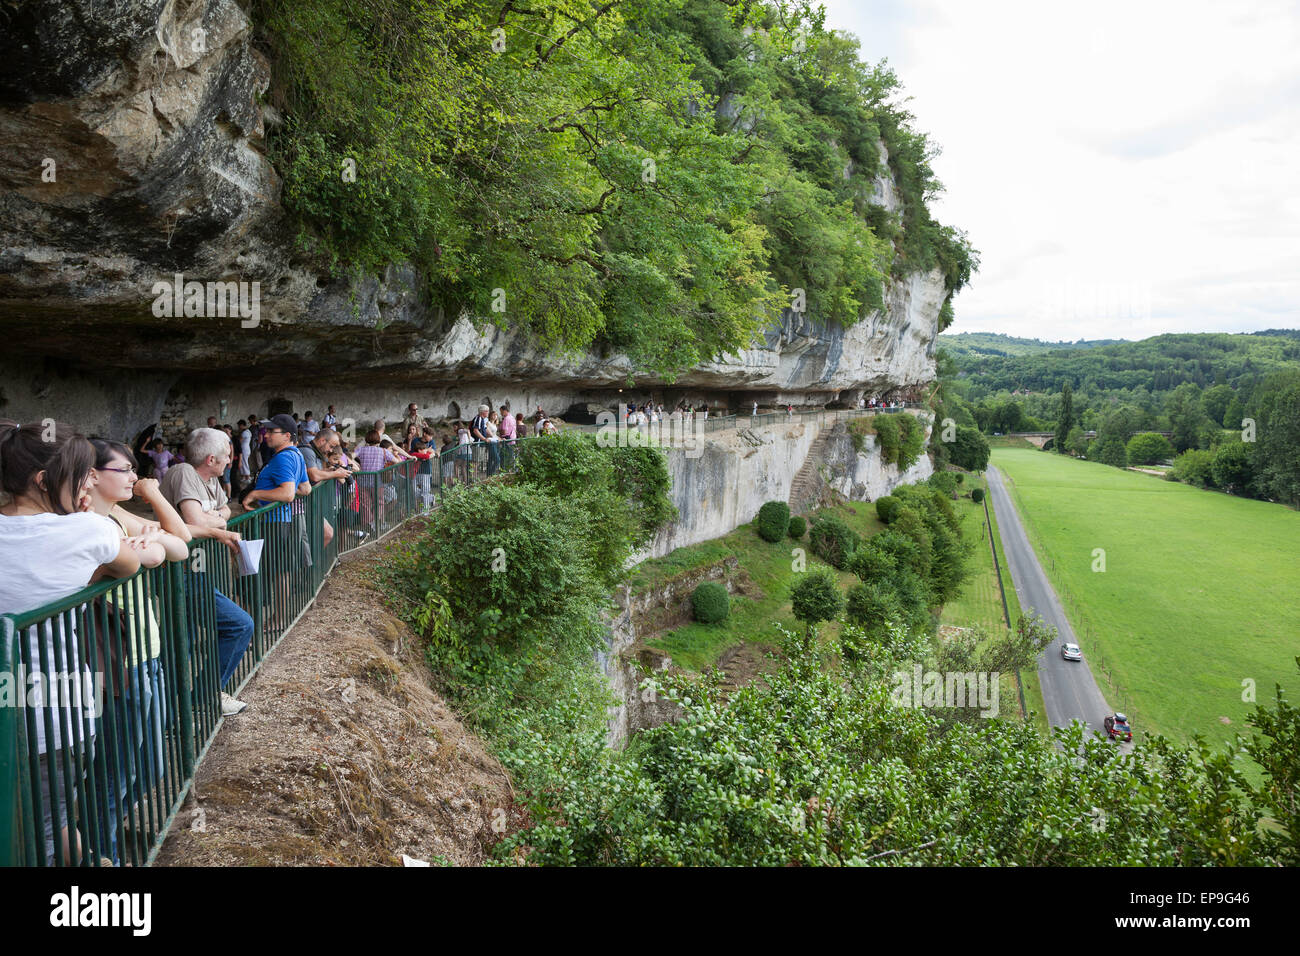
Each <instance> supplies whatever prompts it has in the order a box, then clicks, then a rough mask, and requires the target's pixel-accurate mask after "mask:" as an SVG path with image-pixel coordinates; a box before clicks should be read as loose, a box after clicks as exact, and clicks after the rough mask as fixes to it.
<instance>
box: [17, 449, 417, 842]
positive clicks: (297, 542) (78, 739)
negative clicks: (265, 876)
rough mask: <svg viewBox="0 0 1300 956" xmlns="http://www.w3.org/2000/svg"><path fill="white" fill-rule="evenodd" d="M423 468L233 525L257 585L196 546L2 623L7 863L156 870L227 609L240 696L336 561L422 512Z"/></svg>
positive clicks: (206, 726)
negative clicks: (239, 640) (249, 552)
mask: <svg viewBox="0 0 1300 956" xmlns="http://www.w3.org/2000/svg"><path fill="white" fill-rule="evenodd" d="M419 465H420V462H419V461H407V462H402V463H400V464H397V465H391V466H389V467H387V468H385V469H384V470H383V471H378V472H360V473H358V474H356V475H355V476H354V477H353V479H352V480H350V481H348V482H346V483H343V482H339V481H337V480H335V479H328V480H326V481H323V482H321V483H319V484H318V485H316V487H314V488H313V489H312V491H311V493H310V494H309V495H306V496H303V497H299V498H297V499H295V500H294V501H293V502H292V503H289V504H279V503H276V504H268V505H265V506H263V507H261V508H258V509H257V510H255V511H252V512H249V513H247V514H243V515H240V516H238V517H236V518H234V519H232V520H231V521H230V523H229V525H228V527H229V529H230V530H232V531H238V532H239V533H240V535H241V537H242V538H243V539H244V540H249V541H261V542H263V545H262V553H261V561H260V566H259V567H258V570H257V572H256V573H254V574H248V575H243V576H241V575H240V574H239V573H238V569H237V567H236V564H235V561H234V555H233V553H232V552H231V550H229V549H228V548H227V547H226V546H225V545H224V544H221V543H219V542H217V541H215V540H213V539H211V538H200V539H195V540H194V541H192V542H191V544H190V552H189V557H188V560H186V561H184V562H175V563H169V564H165V565H162V566H160V567H157V568H152V569H147V570H142V571H140V572H138V573H137V574H136V575H134V576H133V577H131V578H129V579H126V580H120V581H119V580H109V581H103V582H100V583H97V584H94V585H92V586H90V587H87V588H84V589H82V590H81V591H79V592H77V593H76V594H74V595H71V596H70V597H67V598H64V599H63V600H60V601H55V602H52V603H50V604H47V605H45V606H44V607H40V608H36V609H35V610H32V611H28V612H26V613H23V614H16V615H2V616H0V677H3V678H6V679H8V680H9V681H10V684H9V686H10V687H11V688H14V687H17V688H21V691H20V692H19V693H20V696H19V698H18V700H17V701H14V700H12V699H11V700H5V701H0V703H2V704H6V705H8V706H0V780H3V781H5V783H4V784H3V785H0V865H6V866H14V865H28V866H65V865H82V866H99V865H103V864H105V863H106V862H121V863H130V864H133V865H142V864H147V863H151V862H152V861H153V859H154V857H155V856H156V855H157V853H158V850H159V849H160V847H161V846H162V842H163V839H164V838H165V836H166V834H167V831H168V828H169V827H170V826H171V824H172V822H173V821H174V820H175V818H176V816H177V813H178V812H179V811H180V809H181V806H182V804H183V802H184V800H185V797H186V795H187V794H188V792H189V788H190V785H191V783H192V781H193V775H194V769H195V767H197V766H198V764H199V762H200V761H201V760H202V758H203V755H204V754H205V753H206V751H207V749H208V747H209V746H210V745H211V743H212V740H213V738H214V737H215V736H216V732H217V730H218V728H219V726H220V723H221V691H222V687H221V686H219V685H220V644H221V627H220V626H219V623H218V622H219V617H220V615H221V614H222V613H223V612H222V608H221V607H219V606H218V604H219V603H221V604H222V605H223V606H224V607H225V608H227V613H228V609H229V607H230V606H229V605H226V604H225V602H224V600H223V599H225V598H228V599H229V600H230V601H233V602H234V605H236V606H237V607H238V609H239V610H240V611H242V612H244V613H246V614H247V615H248V617H249V618H251V620H252V637H251V641H250V643H249V646H248V649H247V651H245V652H244V653H243V655H242V657H241V659H240V662H239V664H238V666H237V667H236V668H235V669H234V671H233V673H232V674H231V676H230V677H229V679H228V680H227V683H226V689H228V690H230V691H231V692H232V693H238V688H240V687H242V686H243V685H244V684H245V683H247V681H248V680H249V678H250V677H251V676H252V675H253V673H254V672H255V671H256V670H257V667H258V665H259V664H260V663H261V662H262V660H263V659H264V658H265V657H266V655H267V654H268V653H269V652H270V651H271V649H272V648H274V647H275V646H276V644H278V643H279V641H280V639H281V638H282V637H283V636H284V634H285V632H286V631H288V629H289V628H290V627H291V626H292V625H293V623H294V621H296V620H297V618H298V617H299V616H300V615H301V614H302V613H303V612H304V611H305V610H306V609H307V607H308V606H309V605H310V604H311V602H312V600H313V599H314V598H315V596H316V593H317V592H318V591H319V590H320V588H321V586H322V584H323V583H324V581H325V578H326V576H327V575H328V574H329V572H330V570H331V569H332V568H333V566H334V564H335V561H336V559H337V557H338V555H339V554H340V553H342V552H345V551H348V550H350V549H352V548H355V547H358V546H360V545H362V544H366V543H368V542H370V541H372V540H375V539H377V538H379V537H382V536H383V535H384V534H386V533H387V532H388V531H390V530H392V529H393V528H395V527H397V526H398V525H399V524H401V523H402V522H403V521H405V520H406V519H407V518H408V517H411V516H412V515H413V514H415V513H417V512H418V511H419V510H420V509H422V508H423V507H425V505H426V501H424V500H422V499H420V498H418V497H417V495H416V487H417V481H416V474H417V473H418V470H419ZM327 524H328V526H329V531H328V532H327V530H326V526H327ZM331 532H332V533H331ZM327 537H328V538H329V540H328V541H327V540H326V539H327ZM245 627H246V625H245ZM235 630H238V628H237V627H234V628H232V626H231V625H229V624H228V625H227V633H228V634H229V633H231V632H232V631H235ZM245 633H246V632H245ZM33 687H42V688H44V690H43V691H42V692H40V693H39V694H35V692H34V691H33V690H32V688H33ZM34 694H35V695H34ZM199 823H201V820H199V821H191V826H194V827H195V828H199V827H198V824H199ZM65 833H66V836H65Z"/></svg>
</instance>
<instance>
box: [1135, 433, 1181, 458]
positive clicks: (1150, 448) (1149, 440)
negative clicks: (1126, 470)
mask: <svg viewBox="0 0 1300 956" xmlns="http://www.w3.org/2000/svg"><path fill="white" fill-rule="evenodd" d="M1127 451H1128V460H1129V463H1130V464H1133V465H1155V464H1158V463H1160V462H1162V461H1167V460H1168V459H1170V458H1172V457H1173V456H1174V446H1173V445H1171V444H1169V439H1168V438H1166V437H1165V436H1164V435H1162V434H1160V433H1159V432H1142V433H1141V434H1138V435H1134V436H1133V437H1132V438H1130V439H1129V440H1128V449H1127Z"/></svg>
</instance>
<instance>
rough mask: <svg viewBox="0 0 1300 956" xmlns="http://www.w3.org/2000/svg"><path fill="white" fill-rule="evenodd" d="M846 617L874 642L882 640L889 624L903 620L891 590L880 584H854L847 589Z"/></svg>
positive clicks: (895, 597)
mask: <svg viewBox="0 0 1300 956" xmlns="http://www.w3.org/2000/svg"><path fill="white" fill-rule="evenodd" d="M845 617H847V618H848V619H849V620H850V621H852V622H853V623H854V624H857V625H858V626H859V627H861V628H862V629H863V631H864V632H865V633H866V635H867V637H869V638H871V639H872V640H874V641H881V640H884V638H885V636H886V635H887V634H888V631H889V625H890V624H891V623H901V622H902V621H903V620H904V614H903V609H902V607H901V605H900V604H899V601H898V595H897V593H895V591H894V590H893V588H890V587H886V586H883V585H880V584H874V583H873V584H856V585H854V586H853V587H851V588H850V589H849V595H848V601H847V606H846V610H845Z"/></svg>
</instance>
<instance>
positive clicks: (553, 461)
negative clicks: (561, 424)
mask: <svg viewBox="0 0 1300 956" xmlns="http://www.w3.org/2000/svg"><path fill="white" fill-rule="evenodd" d="M605 452H606V449H603V448H601V447H600V446H598V445H597V444H596V440H595V437H594V436H592V435H584V434H582V433H581V432H561V433H560V434H558V435H552V436H550V438H549V439H548V440H547V441H526V442H522V443H521V444H520V445H519V470H518V476H519V481H521V482H523V483H524V484H528V485H533V486H534V487H537V488H542V489H545V490H546V491H547V492H549V493H550V494H553V495H556V496H558V497H561V498H563V497H567V496H568V495H572V494H575V493H577V492H581V491H585V490H588V489H591V488H612V487H613V485H614V463H613V462H612V461H611V460H610V456H609V455H607V454H605Z"/></svg>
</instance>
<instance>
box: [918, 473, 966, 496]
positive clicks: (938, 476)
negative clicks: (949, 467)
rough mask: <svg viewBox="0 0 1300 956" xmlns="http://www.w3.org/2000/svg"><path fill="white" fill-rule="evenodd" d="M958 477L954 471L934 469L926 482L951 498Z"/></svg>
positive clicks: (955, 492)
mask: <svg viewBox="0 0 1300 956" xmlns="http://www.w3.org/2000/svg"><path fill="white" fill-rule="evenodd" d="M958 477H959V476H958V474H957V473H956V472H955V471H936V472H935V473H934V474H933V475H931V476H930V479H929V480H928V481H927V482H926V484H928V485H929V486H930V487H931V488H935V489H937V490H938V491H941V492H942V493H943V494H945V495H947V496H948V497H949V498H951V497H953V496H954V495H956V494H957V478H958Z"/></svg>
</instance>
